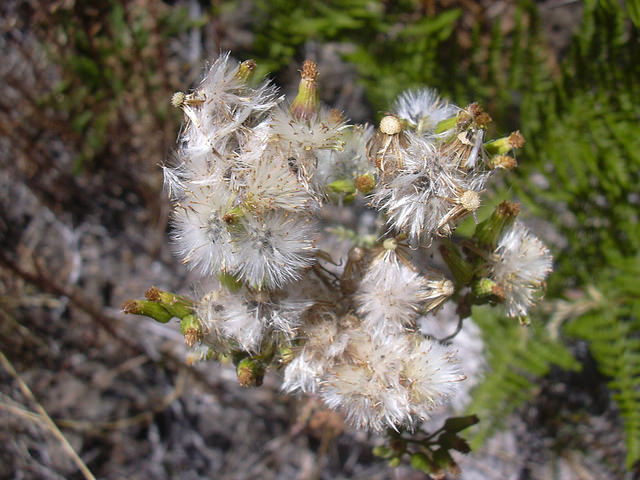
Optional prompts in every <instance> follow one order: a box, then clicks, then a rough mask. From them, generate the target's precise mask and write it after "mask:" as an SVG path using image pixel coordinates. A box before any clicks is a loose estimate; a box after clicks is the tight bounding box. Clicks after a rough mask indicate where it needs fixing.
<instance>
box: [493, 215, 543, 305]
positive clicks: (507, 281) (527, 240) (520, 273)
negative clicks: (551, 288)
mask: <svg viewBox="0 0 640 480" xmlns="http://www.w3.org/2000/svg"><path fill="white" fill-rule="evenodd" d="M552 264H553V257H552V256H551V253H550V252H549V249H548V248H547V247H546V246H545V245H544V244H543V243H542V242H541V241H540V239H538V238H537V237H536V236H535V235H533V234H532V233H530V232H529V230H528V229H527V228H526V227H525V226H524V225H523V224H522V223H520V222H518V221H516V222H514V223H513V225H511V227H509V228H508V229H507V230H506V231H505V232H503V234H502V236H501V237H500V239H499V240H498V245H497V247H496V250H495V252H494V254H493V256H492V258H491V276H492V278H493V279H494V280H495V282H496V283H497V284H498V285H499V286H500V287H502V288H503V289H504V294H505V309H506V313H507V316H509V317H524V316H526V315H527V312H528V310H529V308H530V307H531V306H532V305H533V304H534V303H535V301H536V294H541V293H542V290H543V286H544V282H545V280H546V278H547V276H548V275H549V273H550V272H551V269H552Z"/></svg>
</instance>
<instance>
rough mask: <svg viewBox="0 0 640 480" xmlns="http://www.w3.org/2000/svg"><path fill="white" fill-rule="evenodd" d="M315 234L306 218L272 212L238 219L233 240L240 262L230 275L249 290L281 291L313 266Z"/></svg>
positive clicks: (309, 219)
mask: <svg viewBox="0 0 640 480" xmlns="http://www.w3.org/2000/svg"><path fill="white" fill-rule="evenodd" d="M316 234H317V229H316V226H315V222H314V221H313V219H312V218H311V217H309V216H306V215H296V214H292V213H289V212H286V211H282V210H273V211H269V212H266V213H264V214H261V215H258V216H254V215H251V214H247V215H245V216H242V217H241V218H240V220H239V223H238V225H237V227H236V229H235V231H234V236H233V242H234V245H235V249H236V254H237V255H238V258H239V259H240V261H239V262H238V264H237V266H236V267H235V268H234V269H233V272H232V273H234V274H235V275H236V276H237V278H238V280H239V281H241V282H246V283H247V284H248V285H250V286H251V287H253V288H258V289H260V288H263V287H264V288H270V289H276V288H282V287H284V286H285V285H286V284H288V283H290V282H293V281H296V280H299V279H300V278H301V277H302V275H303V273H304V270H305V269H306V268H308V267H310V266H311V265H312V264H313V262H314V258H313V254H314V242H315V238H316Z"/></svg>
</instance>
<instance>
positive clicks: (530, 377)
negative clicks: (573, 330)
mask: <svg viewBox="0 0 640 480" xmlns="http://www.w3.org/2000/svg"><path fill="white" fill-rule="evenodd" d="M472 316H473V320H474V321H475V322H476V324H477V325H478V326H479V327H480V329H481V330H482V338H483V340H484V342H485V350H486V359H487V362H488V370H487V373H486V375H485V377H484V379H483V381H482V383H481V384H480V385H479V386H478V387H476V388H475V389H474V391H473V394H472V398H473V401H472V403H471V405H470V406H469V411H470V412H475V413H476V414H477V415H478V416H479V417H480V419H481V422H480V424H479V425H478V427H477V430H476V432H475V435H474V437H473V439H472V444H474V445H476V446H479V445H480V444H481V443H482V442H483V441H484V440H486V439H487V438H488V437H489V436H491V435H492V434H493V433H494V432H495V431H496V429H498V428H500V427H502V426H504V421H505V420H507V418H508V416H509V415H510V414H511V413H513V412H514V411H515V410H516V409H517V408H518V407H520V406H521V405H522V404H524V403H525V402H526V401H527V400H529V399H530V398H532V396H533V395H535V393H536V390H537V387H536V379H537V378H539V377H541V376H544V375H546V374H547V373H549V371H550V369H551V366H552V365H557V366H559V367H562V368H564V369H578V368H579V367H580V365H579V363H578V362H577V361H576V360H575V359H574V358H573V356H572V355H571V353H570V352H569V351H568V350H567V349H566V348H565V347H564V346H563V345H562V343H561V342H560V341H558V340H554V339H553V338H552V337H551V335H550V334H549V333H548V332H547V330H546V329H545V328H544V327H543V326H541V325H539V324H536V323H535V322H534V323H533V324H532V325H531V326H530V327H529V328H523V327H521V326H520V325H519V324H518V323H517V322H513V321H512V320H510V319H507V318H504V317H503V316H501V315H500V314H499V313H498V310H496V309H493V308H490V307H474V309H473V315H472Z"/></svg>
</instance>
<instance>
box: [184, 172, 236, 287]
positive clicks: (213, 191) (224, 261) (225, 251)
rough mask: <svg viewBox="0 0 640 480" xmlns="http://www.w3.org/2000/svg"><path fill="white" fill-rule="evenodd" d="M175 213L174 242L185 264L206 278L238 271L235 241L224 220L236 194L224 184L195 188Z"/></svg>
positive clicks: (186, 195) (193, 187) (187, 194)
mask: <svg viewBox="0 0 640 480" xmlns="http://www.w3.org/2000/svg"><path fill="white" fill-rule="evenodd" d="M191 188H192V190H190V191H189V192H188V193H186V194H185V196H184V198H183V200H182V201H181V202H180V203H179V204H177V205H176V207H175V210H174V212H173V218H172V223H173V233H172V236H173V243H174V245H175V249H176V252H177V253H178V255H179V256H180V257H181V258H182V261H183V262H184V263H185V264H187V265H188V266H189V267H191V268H194V269H196V270H198V271H200V273H201V274H202V275H204V276H207V275H211V274H215V273H217V272H220V271H223V270H228V269H232V268H235V266H236V264H237V261H238V258H237V257H236V255H235V248H234V246H233V238H232V236H231V234H230V232H229V230H228V226H227V224H226V223H225V221H224V220H223V216H224V213H225V212H226V211H227V209H228V208H229V205H230V202H231V198H232V194H231V192H229V191H228V190H227V189H226V188H225V186H224V184H218V185H216V186H212V185H207V186H192V187H191Z"/></svg>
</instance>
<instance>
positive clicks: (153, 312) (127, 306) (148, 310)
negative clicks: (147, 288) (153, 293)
mask: <svg viewBox="0 0 640 480" xmlns="http://www.w3.org/2000/svg"><path fill="white" fill-rule="evenodd" d="M122 311H123V313H126V314H134V315H143V316H145V317H150V318H153V319H154V320H155V321H156V322H160V323H167V322H168V321H169V320H171V319H172V318H173V315H172V314H171V313H169V312H168V311H167V310H166V309H165V308H164V307H163V306H162V305H160V304H158V303H156V302H150V301H149V300H127V301H126V302H125V303H124V304H123V305H122Z"/></svg>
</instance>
